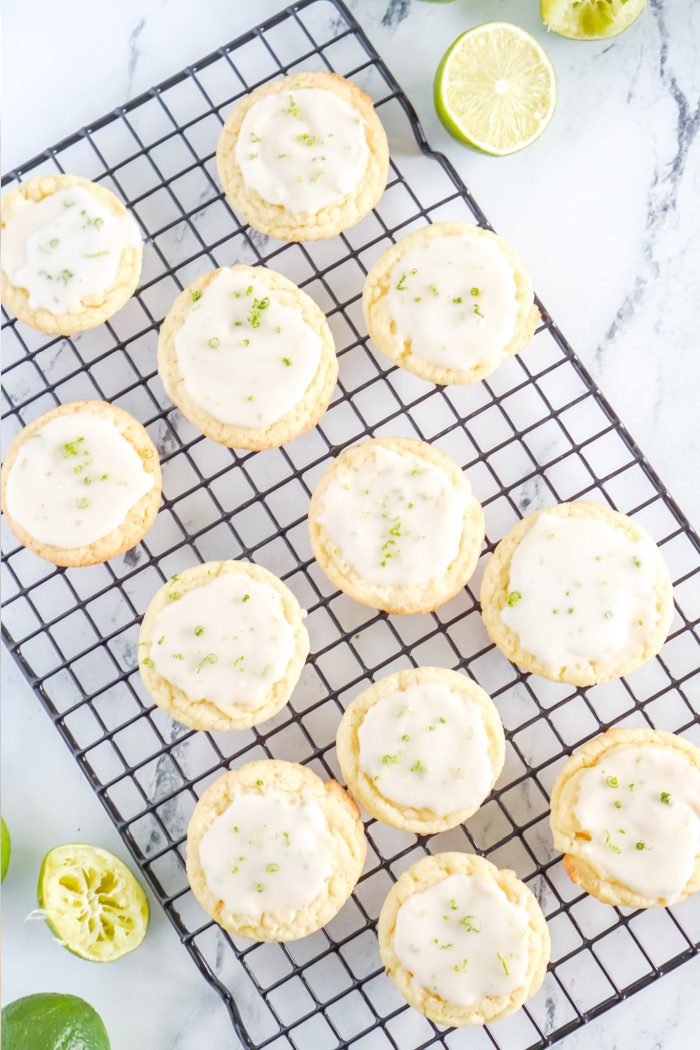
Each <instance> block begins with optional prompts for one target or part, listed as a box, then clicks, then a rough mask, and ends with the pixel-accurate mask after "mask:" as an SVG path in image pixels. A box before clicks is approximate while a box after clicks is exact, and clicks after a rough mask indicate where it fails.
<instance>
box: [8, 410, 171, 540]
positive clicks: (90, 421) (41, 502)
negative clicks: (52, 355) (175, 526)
mask: <svg viewBox="0 0 700 1050" xmlns="http://www.w3.org/2000/svg"><path fill="white" fill-rule="evenodd" d="M153 483H154V482H153V476H152V475H151V474H148V473H147V472H146V471H145V470H144V469H143V465H142V463H141V459H140V457H139V455H138V453H137V452H136V450H135V449H134V448H133V446H132V445H130V444H129V442H128V441H127V440H126V438H124V437H123V436H122V435H121V434H120V432H119V430H118V429H117V427H116V426H115V425H114V424H113V423H112V422H111V421H110V420H108V419H105V418H103V417H101V416H95V415H91V414H90V413H89V412H73V413H69V414H65V415H59V416H55V417H54V418H53V419H50V420H49V421H48V422H47V423H46V424H45V425H44V426H43V427H41V429H40V430H38V431H37V432H36V433H35V434H33V435H32V436H31V437H30V438H27V440H26V441H25V442H24V443H23V444H22V446H21V448H20V450H19V452H18V454H17V458H16V460H15V462H14V463H13V464H12V467H11V469H10V473H9V476H8V479H7V496H6V498H7V509H8V511H9V513H10V514H11V515H12V517H13V518H14V519H15V521H17V522H18V523H19V524H20V525H21V526H22V527H23V528H24V529H26V531H27V532H28V533H29V534H30V535H31V536H32V537H33V538H34V539H35V540H37V541H38V542H39V543H42V544H50V545H51V546H54V547H61V548H63V549H64V550H75V549H76V548H78V547H86V546H89V545H90V544H91V543H95V542H96V541H97V540H100V539H102V538H103V537H104V536H107V535H108V534H109V533H110V532H112V531H113V530H114V529H116V528H118V527H119V526H120V525H121V524H122V523H123V522H124V520H125V519H126V517H127V515H128V513H129V511H130V510H131V508H132V507H133V506H134V504H135V503H137V502H138V501H139V500H140V499H142V497H143V496H145V495H146V494H147V493H148V492H150V491H151V489H152V488H153Z"/></svg>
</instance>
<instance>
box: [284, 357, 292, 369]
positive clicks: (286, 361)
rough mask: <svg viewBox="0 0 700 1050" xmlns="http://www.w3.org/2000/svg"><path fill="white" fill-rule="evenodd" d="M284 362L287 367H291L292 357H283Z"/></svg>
mask: <svg viewBox="0 0 700 1050" xmlns="http://www.w3.org/2000/svg"><path fill="white" fill-rule="evenodd" d="M282 364H283V365H284V367H285V368H291V367H292V362H291V361H290V359H289V358H288V357H283V358H282Z"/></svg>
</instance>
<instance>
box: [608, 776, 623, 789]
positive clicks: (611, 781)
mask: <svg viewBox="0 0 700 1050" xmlns="http://www.w3.org/2000/svg"><path fill="white" fill-rule="evenodd" d="M605 783H606V784H607V785H608V787H609V788H616V787H617V786H618V785H619V783H620V781H619V780H618V779H617V777H606V778H605Z"/></svg>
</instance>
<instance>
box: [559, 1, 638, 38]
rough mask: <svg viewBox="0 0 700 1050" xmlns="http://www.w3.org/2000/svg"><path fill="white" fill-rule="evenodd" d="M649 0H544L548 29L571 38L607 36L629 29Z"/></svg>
mask: <svg viewBox="0 0 700 1050" xmlns="http://www.w3.org/2000/svg"><path fill="white" fill-rule="evenodd" d="M646 6H647V0H541V2H540V15H541V16H542V21H543V22H544V24H545V25H546V27H547V29H551V30H552V31H553V32H554V33H558V34H559V36H566V37H569V39H570V40H607V39H608V38H609V37H611V36H617V35H618V34H619V33H624V31H625V29H629V27H630V26H631V25H632V23H633V22H636V20H637V19H638V18H639V16H640V15H641V13H642V11H643V10H644V8H645V7H646Z"/></svg>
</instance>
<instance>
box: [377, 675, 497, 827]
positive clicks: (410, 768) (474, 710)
mask: <svg viewBox="0 0 700 1050" xmlns="http://www.w3.org/2000/svg"><path fill="white" fill-rule="evenodd" d="M358 740H359V745H360V768H361V769H362V770H363V771H364V772H365V773H366V774H367V775H368V776H369V777H371V778H372V780H373V781H374V783H375V786H376V788H377V790H378V791H379V792H380V793H381V794H382V795H384V796H385V797H386V798H388V799H389V800H390V801H392V802H395V803H396V804H397V805H399V806H402V807H411V808H415V809H429V810H431V811H432V812H433V813H436V814H437V815H438V816H445V815H446V814H448V813H454V812H456V811H457V810H466V809H472V808H475V807H476V806H478V805H479V804H480V803H481V802H483V800H484V798H485V797H486V795H487V794H488V793H489V790H490V788H491V782H492V780H493V770H492V768H491V763H490V761H489V753H488V737H487V735H486V730H485V727H484V720H483V716H482V713H481V708H480V706H479V705H478V704H476V703H474V702H472V701H470V700H468V699H467V698H465V697H464V696H462V695H460V694H455V693H454V692H452V691H451V690H450V688H449V687H448V686H447V685H445V684H444V683H436V682H427V681H426V682H418V683H415V684H414V685H411V686H409V687H408V688H407V689H404V690H397V691H396V692H393V693H391V694H390V695H389V696H386V697H383V698H382V699H381V700H380V701H378V703H376V704H374V705H373V706H372V707H371V708H370V709H369V711H368V712H367V714H366V715H365V717H364V720H363V722H362V725H361V726H360V728H359V730H358Z"/></svg>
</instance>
